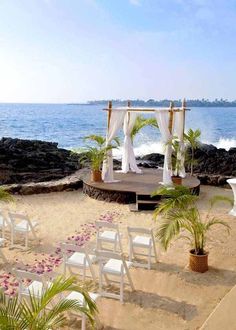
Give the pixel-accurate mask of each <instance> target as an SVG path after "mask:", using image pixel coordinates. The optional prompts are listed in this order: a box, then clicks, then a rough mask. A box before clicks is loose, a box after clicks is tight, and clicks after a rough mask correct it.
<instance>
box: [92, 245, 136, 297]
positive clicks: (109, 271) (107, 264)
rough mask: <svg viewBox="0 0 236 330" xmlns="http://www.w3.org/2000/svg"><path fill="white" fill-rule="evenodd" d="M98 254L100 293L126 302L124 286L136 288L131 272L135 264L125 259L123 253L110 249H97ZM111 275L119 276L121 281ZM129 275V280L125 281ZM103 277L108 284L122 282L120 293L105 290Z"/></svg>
mask: <svg viewBox="0 0 236 330" xmlns="http://www.w3.org/2000/svg"><path fill="white" fill-rule="evenodd" d="M96 256H97V258H98V262H99V293H100V295H101V296H103V297H108V298H115V299H119V300H120V301H121V302H122V303H123V302H124V286H125V285H130V287H131V289H132V290H134V285H133V282H132V279H131V276H130V273H129V268H130V267H131V266H132V265H133V263H132V262H129V261H125V259H124V256H123V254H122V253H116V252H110V251H96ZM108 275H109V276H114V277H119V278H120V280H119V281H115V280H111V279H108ZM125 276H126V277H127V280H128V282H127V283H125V281H124V279H125ZM103 277H104V279H105V281H106V283H107V285H109V284H110V282H112V283H119V284H120V294H115V293H110V292H107V291H103Z"/></svg>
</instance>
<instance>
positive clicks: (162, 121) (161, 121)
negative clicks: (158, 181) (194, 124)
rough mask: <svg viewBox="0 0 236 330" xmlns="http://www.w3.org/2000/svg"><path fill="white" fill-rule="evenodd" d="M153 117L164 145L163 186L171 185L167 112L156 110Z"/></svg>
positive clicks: (170, 137)
mask: <svg viewBox="0 0 236 330" xmlns="http://www.w3.org/2000/svg"><path fill="white" fill-rule="evenodd" d="M155 116H156V120H157V124H158V126H159V129H160V132H161V139H162V142H163V143H164V145H165V158H164V168H163V184H164V185H172V179H171V172H172V170H171V154H172V145H171V142H172V135H171V133H170V131H169V111H161V110H156V111H155Z"/></svg>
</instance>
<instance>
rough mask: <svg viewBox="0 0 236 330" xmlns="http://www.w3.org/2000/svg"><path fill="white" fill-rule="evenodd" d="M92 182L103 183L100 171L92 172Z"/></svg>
mask: <svg viewBox="0 0 236 330" xmlns="http://www.w3.org/2000/svg"><path fill="white" fill-rule="evenodd" d="M91 181H94V182H101V181H102V172H101V171H98V170H92V171H91Z"/></svg>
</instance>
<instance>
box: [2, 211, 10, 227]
mask: <svg viewBox="0 0 236 330" xmlns="http://www.w3.org/2000/svg"><path fill="white" fill-rule="evenodd" d="M0 218H1V219H2V225H3V227H4V226H9V225H10V223H9V220H8V218H7V216H6V214H5V212H4V211H3V210H1V209H0Z"/></svg>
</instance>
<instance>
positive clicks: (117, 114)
mask: <svg viewBox="0 0 236 330" xmlns="http://www.w3.org/2000/svg"><path fill="white" fill-rule="evenodd" d="M125 114H126V110H116V111H112V112H111V117H110V124H109V129H108V132H107V137H106V145H107V146H108V145H109V144H110V143H111V142H112V140H113V139H114V137H116V135H117V133H118V131H119V129H120V128H121V127H122V124H123V122H124V117H125ZM102 179H103V181H104V182H114V174H113V158H112V150H109V151H108V153H107V157H106V159H105V160H104V161H103V166H102Z"/></svg>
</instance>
